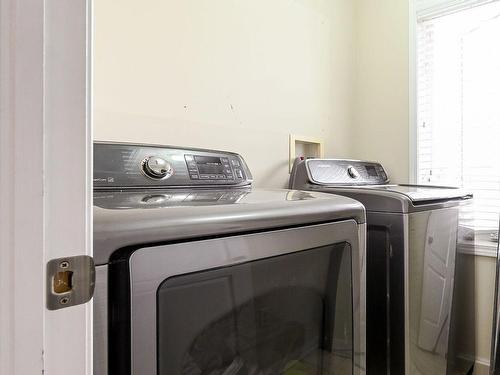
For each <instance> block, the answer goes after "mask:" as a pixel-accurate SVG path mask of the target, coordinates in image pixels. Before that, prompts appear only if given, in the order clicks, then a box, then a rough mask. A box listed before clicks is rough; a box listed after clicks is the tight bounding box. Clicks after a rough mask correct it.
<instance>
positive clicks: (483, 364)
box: [474, 358, 490, 375]
mask: <svg viewBox="0 0 500 375" xmlns="http://www.w3.org/2000/svg"><path fill="white" fill-rule="evenodd" d="M489 374H490V361H489V360H487V359H484V358H476V361H475V363H474V375H489Z"/></svg>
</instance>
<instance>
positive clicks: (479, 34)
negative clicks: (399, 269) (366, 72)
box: [417, 0, 500, 230]
mask: <svg viewBox="0 0 500 375" xmlns="http://www.w3.org/2000/svg"><path fill="white" fill-rule="evenodd" d="M423 1H424V0H422V2H423ZM430 1H431V0H428V2H430ZM476 2H477V1H476ZM448 3H464V1H449V2H448ZM468 3H473V2H472V1H469V2H468ZM498 46H500V1H495V2H488V3H487V4H485V3H484V2H481V5H480V6H475V7H469V8H466V9H462V10H461V11H459V12H454V13H449V12H444V15H442V16H440V17H433V18H430V19H429V18H424V19H420V20H419V22H418V25H417V58H418V63H417V77H418V78H417V176H418V182H419V183H422V184H432V185H449V186H461V187H464V188H466V189H470V190H472V191H473V193H474V198H475V199H474V207H473V210H472V211H471V212H470V213H469V217H468V218H467V220H468V221H469V223H470V225H471V226H472V227H474V228H476V229H484V230H494V229H497V228H498V217H499V214H500V48H499V47H498Z"/></svg>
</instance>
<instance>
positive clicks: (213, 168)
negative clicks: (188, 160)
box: [194, 156, 224, 174]
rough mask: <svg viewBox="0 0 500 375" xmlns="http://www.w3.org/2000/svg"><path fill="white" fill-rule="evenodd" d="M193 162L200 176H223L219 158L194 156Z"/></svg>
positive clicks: (222, 167)
mask: <svg viewBox="0 0 500 375" xmlns="http://www.w3.org/2000/svg"><path fill="white" fill-rule="evenodd" d="M194 160H195V162H196V166H197V167H198V171H199V172H200V174H224V166H223V165H222V161H221V160H220V158H217V157H214V156H195V157H194Z"/></svg>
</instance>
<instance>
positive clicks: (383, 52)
mask: <svg viewBox="0 0 500 375" xmlns="http://www.w3.org/2000/svg"><path fill="white" fill-rule="evenodd" d="M356 4H357V5H356V12H355V13H356V52H355V53H356V73H355V95H354V111H353V150H352V152H353V155H354V157H356V158H359V159H366V160H375V161H380V162H381V163H382V164H383V165H384V167H385V168H386V169H387V170H388V171H389V176H390V177H391V179H392V181H393V182H398V183H402V182H408V179H409V172H408V169H409V167H408V166H409V157H408V155H409V152H408V145H409V138H408V137H409V131H408V129H409V127H408V121H409V105H408V103H409V99H408V92H409V87H408V82H409V75H408V72H409V59H408V53H409V47H408V46H409V43H408V41H409V32H408V30H409V27H408V25H409V23H408V18H409V17H408V15H409V9H408V1H401V0H380V1H373V0H357V1H356Z"/></svg>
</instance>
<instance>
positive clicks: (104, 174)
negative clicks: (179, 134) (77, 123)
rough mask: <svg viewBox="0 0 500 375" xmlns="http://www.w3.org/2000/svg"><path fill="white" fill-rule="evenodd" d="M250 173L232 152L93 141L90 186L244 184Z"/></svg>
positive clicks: (249, 179)
mask: <svg viewBox="0 0 500 375" xmlns="http://www.w3.org/2000/svg"><path fill="white" fill-rule="evenodd" d="M251 183H252V175H251V173H250V170H249V169H248V167H247V165H246V163H245V161H244V160H243V158H242V157H241V156H240V155H238V154H235V153H232V152H225V151H215V150H201V149H191V148H189V149H188V148H176V147H170V146H157V145H141V144H130V143H111V142H110V143H104V142H96V143H94V187H95V188H97V189H110V188H113V189H117V188H118V189H120V188H123V189H125V188H145V187H146V188H147V187H163V188H169V187H172V188H173V187H197V186H199V187H210V186H219V187H220V186H231V187H234V186H247V185H250V184H251Z"/></svg>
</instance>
